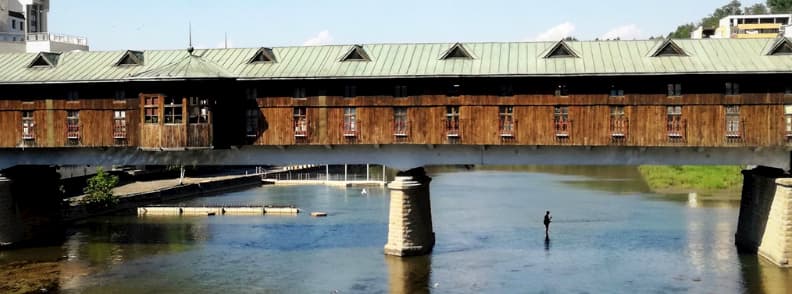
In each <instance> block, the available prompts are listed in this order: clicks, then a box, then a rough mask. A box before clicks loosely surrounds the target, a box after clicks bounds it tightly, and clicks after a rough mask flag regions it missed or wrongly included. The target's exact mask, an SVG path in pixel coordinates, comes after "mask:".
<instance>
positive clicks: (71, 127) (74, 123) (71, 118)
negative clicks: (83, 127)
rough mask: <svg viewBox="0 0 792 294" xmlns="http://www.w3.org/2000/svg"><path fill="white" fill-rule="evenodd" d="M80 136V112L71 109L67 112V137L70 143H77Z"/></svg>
mask: <svg viewBox="0 0 792 294" xmlns="http://www.w3.org/2000/svg"><path fill="white" fill-rule="evenodd" d="M79 138H80V112H79V111H77V110H69V111H67V112H66V139H68V140H69V142H68V143H69V145H77V140H78V139H79Z"/></svg>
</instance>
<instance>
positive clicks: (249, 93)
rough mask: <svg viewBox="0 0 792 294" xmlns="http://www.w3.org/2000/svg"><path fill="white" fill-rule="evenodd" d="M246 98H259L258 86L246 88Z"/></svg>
mask: <svg viewBox="0 0 792 294" xmlns="http://www.w3.org/2000/svg"><path fill="white" fill-rule="evenodd" d="M245 98H246V99H247V100H256V98H258V89H257V88H247V89H245Z"/></svg>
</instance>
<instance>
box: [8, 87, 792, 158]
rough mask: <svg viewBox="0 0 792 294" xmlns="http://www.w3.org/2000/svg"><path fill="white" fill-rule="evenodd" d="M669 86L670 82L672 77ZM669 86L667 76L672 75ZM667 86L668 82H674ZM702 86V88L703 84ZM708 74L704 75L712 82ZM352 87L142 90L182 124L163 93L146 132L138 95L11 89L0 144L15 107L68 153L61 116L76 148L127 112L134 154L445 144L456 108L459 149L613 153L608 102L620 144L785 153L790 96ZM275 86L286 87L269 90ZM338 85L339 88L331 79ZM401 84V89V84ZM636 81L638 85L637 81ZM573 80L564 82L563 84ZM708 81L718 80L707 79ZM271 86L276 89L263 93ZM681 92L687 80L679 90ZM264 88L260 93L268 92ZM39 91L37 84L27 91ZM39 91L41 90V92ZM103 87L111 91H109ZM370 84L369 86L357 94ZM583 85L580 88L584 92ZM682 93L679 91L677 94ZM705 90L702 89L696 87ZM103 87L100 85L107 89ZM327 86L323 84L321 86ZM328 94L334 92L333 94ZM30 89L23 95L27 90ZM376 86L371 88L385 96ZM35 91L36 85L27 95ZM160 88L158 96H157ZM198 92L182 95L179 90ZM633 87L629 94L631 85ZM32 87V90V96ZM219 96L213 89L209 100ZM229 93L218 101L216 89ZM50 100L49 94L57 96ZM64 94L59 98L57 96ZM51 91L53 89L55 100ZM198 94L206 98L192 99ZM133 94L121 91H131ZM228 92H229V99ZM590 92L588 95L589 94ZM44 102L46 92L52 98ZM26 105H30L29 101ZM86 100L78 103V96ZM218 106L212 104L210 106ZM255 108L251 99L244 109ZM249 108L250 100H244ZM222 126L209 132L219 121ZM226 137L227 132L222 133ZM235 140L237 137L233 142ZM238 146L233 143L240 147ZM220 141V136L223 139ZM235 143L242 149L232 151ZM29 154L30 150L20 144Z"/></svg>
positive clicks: (17, 124) (43, 141)
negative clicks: (608, 149)
mask: <svg viewBox="0 0 792 294" xmlns="http://www.w3.org/2000/svg"><path fill="white" fill-rule="evenodd" d="M671 78H674V77H671ZM671 78H669V79H671ZM674 79H676V78H674ZM702 80H706V79H703V78H702ZM714 80H716V78H711V79H710V81H714ZM356 82H357V83H358V85H359V87H360V92H362V93H361V94H363V95H360V96H357V97H351V98H348V97H343V96H342V95H341V94H339V93H335V92H333V91H330V92H327V93H324V92H321V94H320V92H317V93H313V94H309V95H308V97H306V98H304V99H295V98H292V97H291V96H289V95H290V94H289V92H290V91H289V89H288V88H289V87H290V86H291V85H302V84H303V83H305V84H307V85H308V86H305V87H309V88H310V87H313V88H319V87H314V86H312V85H313V84H311V83H315V84H320V85H322V86H327V85H331V84H332V86H338V85H336V84H333V83H336V82H333V81H282V82H278V81H266V82H265V81H262V82H255V83H254V82H249V83H251V84H255V85H258V86H260V89H262V90H261V91H259V93H258V94H259V97H253V98H256V99H255V100H250V101H246V100H245V98H246V97H244V96H243V95H242V94H239V93H243V92H244V91H242V89H238V88H230V89H229V88H225V89H223V88H222V87H216V88H217V89H203V88H197V89H186V88H188V87H186V86H184V87H182V86H181V84H177V83H175V82H174V83H171V84H168V85H169V86H168V87H165V88H158V86H157V84H156V83H151V84H145V85H143V86H140V87H141V88H144V86H145V87H149V88H153V90H151V89H146V91H142V90H141V91H135V92H132V90H129V91H130V92H131V93H176V94H168V95H173V96H175V97H184V98H182V105H183V106H184V107H183V109H182V120H183V122H182V123H180V124H165V123H164V121H165V117H164V109H163V104H164V102H165V97H166V94H149V95H158V96H159V108H158V109H159V110H158V111H159V122H158V123H155V124H146V123H143V121H144V113H143V111H142V103H143V101H142V96H138V97H131V98H127V99H121V100H119V99H115V98H113V97H108V96H107V95H105V94H96V93H90V92H88V91H87V90H86V92H87V94H85V97H86V98H81V99H78V100H75V101H67V100H66V99H65V96H64V95H61V94H57V95H56V94H51V92H53V91H54V90H47V91H49V92H47V91H43V90H42V93H41V94H38V93H37V94H35V95H34V94H29V95H28V94H24V92H25V91H21V90H15V91H17V92H11V94H7V93H4V92H0V130H3V131H2V132H0V148H16V147H20V146H21V143H22V141H23V140H22V119H21V114H22V111H33V113H34V120H35V127H34V129H35V134H36V138H35V142H36V144H35V147H75V146H69V145H68V144H67V143H68V140H67V138H66V133H67V130H66V116H67V113H68V111H70V110H79V118H80V141H79V145H77V146H76V147H105V146H114V145H115V143H116V140H114V138H113V112H114V111H115V110H124V111H126V120H127V142H128V145H129V146H131V147H143V148H181V147H208V146H214V145H215V144H214V143H216V142H214V141H215V140H216V138H217V137H220V136H219V135H217V133H214V132H220V133H224V134H223V135H224V138H231V139H228V141H233V143H228V142H222V143H224V144H222V145H223V146H232V145H240V144H251V145H272V146H288V145H294V144H309V145H340V144H421V145H426V144H429V145H436V144H448V143H449V138H448V136H447V135H446V130H445V125H444V121H445V119H446V107H447V106H458V107H459V110H460V112H459V115H460V116H459V120H460V131H461V133H460V136H459V138H458V141H457V142H455V143H457V144H465V145H500V144H509V145H528V146H548V145H574V146H610V145H616V143H615V141H614V137H613V135H612V134H611V131H610V118H611V107H612V106H623V107H624V115H625V117H626V118H627V120H628V122H629V123H628V127H627V130H628V131H627V132H626V134H625V137H624V139H623V141H620V142H619V143H618V145H623V146H645V147H654V146H690V147H724V146H729V147H739V146H757V147H758V146H762V147H770V146H784V145H786V144H787V142H786V137H785V135H786V134H785V123H784V105H792V95H787V94H784V92H782V91H780V90H778V89H775V88H774V90H772V91H770V90H764V92H762V91H761V89H763V88H762V87H763V86H761V87H760V86H757V87H756V88H757V89H759V90H753V91H752V89H751V88H750V85H749V84H748V83H746V84H748V85H744V87H743V89H744V90H748V92H746V93H742V94H740V95H724V94H720V93H718V92H720V91H721V90H720V89H719V87H722V84H719V85H716V86H712V89H704V88H696V87H695V83H693V82H691V84H694V86H691V87H690V89H691V90H690V91H689V92H683V94H682V95H680V96H675V97H668V96H666V95H665V93H663V89H662V86H664V84H663V83H664V82H661V83H660V84H661V85H660V86H657V85H652V88H651V89H648V90H646V89H642V90H641V91H637V90H636V91H633V92H630V89H629V88H628V89H625V92H626V95H624V96H620V97H610V96H609V95H607V94H601V93H603V92H604V91H599V90H597V91H594V90H591V89H600V88H596V87H599V86H601V85H594V84H588V85H586V86H585V87H583V88H582V90H581V89H578V90H579V91H577V92H576V91H575V88H571V89H570V92H571V93H570V95H569V96H566V97H558V96H555V95H553V94H552V93H549V91H546V92H541V91H539V90H536V89H532V87H535V88H548V87H549V88H552V86H551V84H549V82H548V81H546V80H542V81H540V82H526V83H524V84H515V93H516V94H515V95H509V96H498V95H495V94H493V93H492V92H493V91H491V89H489V88H487V87H484V86H481V87H479V85H476V84H471V87H467V88H465V89H466V90H468V92H465V91H462V93H461V95H459V96H450V97H449V96H447V95H445V94H444V93H443V89H442V86H441V85H440V84H442V82H436V83H435V81H434V80H430V79H422V80H421V81H416V82H415V83H417V84H418V85H420V86H422V87H425V88H421V87H414V88H411V89H412V90H413V92H411V93H413V94H412V95H409V96H407V97H398V98H397V97H393V96H391V95H389V94H386V93H379V94H378V93H368V92H366V91H367V89H368V90H369V91H371V89H372V88H377V87H376V86H377V85H379V84H378V83H382V84H384V83H385V82H384V81H380V80H373V81H370V83H371V85H363V84H364V83H369V81H366V82H364V81H356ZM278 83H283V84H278ZM338 83H339V84H340V82H338ZM407 83H409V82H407ZM642 83H643V82H642ZM570 84H572V83H570ZM646 84H648V83H643V84H636V85H635V86H634V88H641V87H645V88H649V86H646ZM716 84H717V83H716ZM270 85H273V87H269V86H270ZM686 85H687V84H686ZM265 86H266V87H265ZM30 87H37V86H30ZM42 87H43V86H42ZM108 87H110V86H108ZM366 87H368V88H366ZM586 87H588V88H586ZM686 87H687V86H686ZM701 87H703V86H701ZM105 88H107V87H105ZM326 88H330V87H326ZM337 88H338V87H336V88H335V89H336V91H337ZM31 89H32V88H31ZM383 89H386V90H378V91H380V92H389V91H388V90H387V87H383ZM33 90H35V89H33ZM160 90H162V92H160ZM191 90H192V91H193V92H197V94H196V93H191V94H183V92H185V91H191ZM634 90H635V89H634ZM31 91H32V90H31ZM211 91H218V92H211ZM224 91H225V92H226V93H225V94H224V93H223V92H224ZM55 92H57V91H55ZM60 92H63V91H60ZM60 92H59V93H60ZM106 92H108V91H104V92H102V93H106ZM204 92H206V96H201V95H203V93H204ZM131 93H130V94H131ZM234 93H236V94H234ZM592 93H595V94H592ZM50 94H51V95H50ZM198 96H201V97H223V98H222V101H220V102H223V103H220V104H211V107H218V108H220V107H225V108H224V109H221V110H222V111H219V112H215V111H214V109H213V110H212V113H213V114H214V113H217V114H218V116H214V115H213V116H211V117H212V119H211V120H210V123H209V124H206V125H200V124H199V125H195V124H190V123H189V113H188V108H187V105H188V99H187V98H186V97H198ZM31 97H32V98H31ZM81 97H83V96H81ZM218 100H221V99H220V98H218ZM253 102H255V103H253ZM245 103H248V104H245ZM671 105H679V106H682V115H681V117H682V119H683V120H684V122H685V124H686V126H687V127H686V128H685V134H686V136H685V138H684V139H685V140H684V141H681V142H672V141H671V140H669V136H668V130H667V125H666V122H667V106H671ZM726 105H739V106H740V120H741V125H740V128H741V131H742V133H741V135H742V137H741V138H740V139H741V140H740V141H739V142H737V143H734V142H728V140H727V139H726V113H725V106H726ZM502 106H511V107H513V118H514V121H515V127H514V136H513V138H512V139H510V140H508V141H506V140H503V139H502V138H501V136H500V130H499V109H500V107H502ZM556 106H566V107H568V109H569V121H570V122H571V128H570V133H569V138H568V140H563V141H560V140H557V136H556V132H555V129H554V124H553V118H554V116H553V113H554V107H556ZM256 107H257V110H258V113H259V114H260V116H259V121H258V123H259V133H258V135H257V136H255V137H251V138H248V140H245V135H244V130H245V125H244V123H245V120H244V117H245V114H246V110H248V109H255V108H256ZM295 107H305V109H306V118H307V120H308V132H307V135H306V136H305V137H296V136H295V126H294V108H295ZM346 107H354V108H355V110H356V117H355V124H356V128H357V131H358V133H357V134H356V136H345V134H344V130H343V128H344V109H345V108H346ZM394 107H405V108H406V109H407V121H408V125H407V128H408V132H407V133H408V134H407V136H406V137H404V138H400V140H398V142H397V140H396V137H395V135H394V131H393V129H394V128H393V127H394ZM218 120H219V121H221V122H222V123H223V124H222V125H221V126H222V129H221V127H218V124H215V123H217V121H218ZM229 134H230V135H229ZM236 137H240V138H236ZM237 139H238V140H237ZM223 140H225V139H223ZM237 141H239V142H243V143H237ZM27 147H30V146H27Z"/></svg>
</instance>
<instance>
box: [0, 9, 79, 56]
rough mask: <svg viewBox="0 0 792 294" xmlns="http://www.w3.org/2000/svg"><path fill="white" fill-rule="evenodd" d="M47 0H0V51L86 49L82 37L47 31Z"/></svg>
mask: <svg viewBox="0 0 792 294" xmlns="http://www.w3.org/2000/svg"><path fill="white" fill-rule="evenodd" d="M49 7H50V1H49V0H0V52H42V51H58V52H65V51H72V50H82V51H87V50H88V41H87V39H85V38H84V37H76V36H65V35H57V34H52V33H50V31H49V29H48V24H49V19H48V15H49Z"/></svg>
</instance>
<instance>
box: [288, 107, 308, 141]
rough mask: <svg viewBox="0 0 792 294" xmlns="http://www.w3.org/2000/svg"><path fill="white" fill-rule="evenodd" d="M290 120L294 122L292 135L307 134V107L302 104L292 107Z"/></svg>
mask: <svg viewBox="0 0 792 294" xmlns="http://www.w3.org/2000/svg"><path fill="white" fill-rule="evenodd" d="M292 120H293V122H294V136H295V137H307V136H308V109H307V108H306V107H304V106H298V107H294V109H293V110H292Z"/></svg>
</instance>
